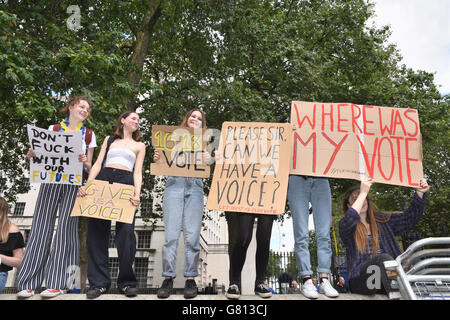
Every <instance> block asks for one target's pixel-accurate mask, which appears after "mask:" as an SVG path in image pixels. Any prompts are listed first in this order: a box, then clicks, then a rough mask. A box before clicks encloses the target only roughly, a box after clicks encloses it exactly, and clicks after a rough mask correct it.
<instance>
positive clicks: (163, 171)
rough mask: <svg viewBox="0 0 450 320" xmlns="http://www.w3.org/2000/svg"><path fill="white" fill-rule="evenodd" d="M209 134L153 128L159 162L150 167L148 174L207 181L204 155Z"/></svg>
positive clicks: (184, 129) (196, 129)
mask: <svg viewBox="0 0 450 320" xmlns="http://www.w3.org/2000/svg"><path fill="white" fill-rule="evenodd" d="M204 138H208V134H207V133H205V130H202V128H195V129H194V128H187V127H177V126H161V125H155V126H152V145H153V147H154V148H155V150H158V151H159V154H160V158H159V160H158V161H157V162H153V163H151V164H150V174H152V175H160V176H179V177H197V178H209V175H210V166H209V165H207V164H206V163H205V159H204V155H205V152H204V150H205V148H206V142H205V141H204Z"/></svg>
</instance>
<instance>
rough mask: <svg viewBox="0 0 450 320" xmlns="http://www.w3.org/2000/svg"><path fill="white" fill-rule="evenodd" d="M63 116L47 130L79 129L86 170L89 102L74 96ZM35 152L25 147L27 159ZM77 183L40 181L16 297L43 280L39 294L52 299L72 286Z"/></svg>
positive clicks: (90, 143) (91, 137)
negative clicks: (57, 217) (72, 213)
mask: <svg viewBox="0 0 450 320" xmlns="http://www.w3.org/2000/svg"><path fill="white" fill-rule="evenodd" d="M61 112H62V113H63V114H64V115H65V116H66V118H65V119H63V120H62V121H61V122H60V123H58V124H56V125H52V126H50V127H49V130H53V131H59V132H72V131H81V132H82V150H83V153H81V154H80V155H79V157H78V160H79V161H80V162H82V163H83V165H84V167H85V169H87V170H89V169H90V166H91V163H92V157H93V154H94V148H95V147H96V146H97V143H96V139H95V134H94V132H93V131H92V130H90V129H88V128H86V126H85V125H84V123H83V121H84V120H85V119H86V118H87V117H88V116H89V115H90V113H91V112H92V103H91V102H90V101H89V99H88V98H86V97H84V96H75V97H73V98H71V99H69V101H68V102H67V104H66V106H65V107H64V108H62V109H61ZM35 156H36V154H35V153H34V151H33V150H32V149H29V150H28V153H27V158H28V159H31V158H32V157H35ZM78 188H79V186H77V185H70V184H51V183H43V184H42V185H41V187H40V189H39V195H38V199H37V202H36V207H35V209H34V215H33V223H32V225H31V232H30V236H29V239H28V243H27V247H26V250H25V255H24V258H23V262H22V265H21V268H20V271H19V275H18V276H17V289H18V293H17V296H18V297H19V298H28V297H31V296H33V295H34V293H35V290H37V289H38V288H39V287H40V286H41V284H42V282H43V281H44V279H45V285H46V287H47V289H46V290H44V291H43V292H41V296H42V297H45V298H51V297H54V296H57V295H59V294H63V293H65V290H66V289H68V287H70V286H71V284H70V283H68V280H70V271H69V268H70V267H71V266H77V265H78V257H79V241H78V217H71V216H70V213H71V212H72V208H73V204H74V202H75V199H76V196H77V192H78ZM58 211H59V219H58V227H57V229H56V234H55V237H54V239H53V243H52V237H53V229H54V226H55V220H56V214H57V212H58Z"/></svg>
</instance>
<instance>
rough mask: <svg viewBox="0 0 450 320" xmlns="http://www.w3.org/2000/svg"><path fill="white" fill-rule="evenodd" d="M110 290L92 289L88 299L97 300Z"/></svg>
mask: <svg viewBox="0 0 450 320" xmlns="http://www.w3.org/2000/svg"><path fill="white" fill-rule="evenodd" d="M107 291H108V290H107V289H106V288H104V287H92V288H89V290H88V291H87V293H86V298H88V299H95V298H98V297H100V296H101V295H102V294H104V293H106V292H107Z"/></svg>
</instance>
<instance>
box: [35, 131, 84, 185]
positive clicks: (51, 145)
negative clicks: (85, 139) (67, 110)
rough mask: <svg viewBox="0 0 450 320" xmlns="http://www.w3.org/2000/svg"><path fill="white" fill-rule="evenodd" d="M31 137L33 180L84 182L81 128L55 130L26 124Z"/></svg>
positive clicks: (60, 182) (44, 181)
mask: <svg viewBox="0 0 450 320" xmlns="http://www.w3.org/2000/svg"><path fill="white" fill-rule="evenodd" d="M27 131H28V140H29V143H30V146H31V148H32V149H33V151H34V152H35V153H36V156H35V157H33V158H31V159H30V183H58V184H73V185H81V183H82V178H83V174H82V172H83V164H82V163H81V162H79V161H78V156H79V154H80V153H82V149H81V143H82V137H81V131H74V132H55V131H49V130H45V129H41V128H38V127H35V126H32V125H27Z"/></svg>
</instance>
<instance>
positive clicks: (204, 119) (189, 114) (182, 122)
mask: <svg viewBox="0 0 450 320" xmlns="http://www.w3.org/2000/svg"><path fill="white" fill-rule="evenodd" d="M194 111H198V112H200V113H201V114H202V128H203V129H206V115H205V113H204V112H203V111H202V110H200V109H192V110H189V111H188V113H186V115H185V116H184V118H183V121H181V124H180V126H181V127H187V121H188V119H189V117H190V116H191V114H192V113H193V112H194Z"/></svg>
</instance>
